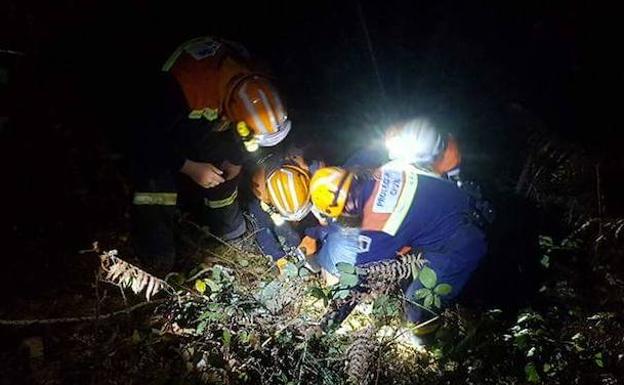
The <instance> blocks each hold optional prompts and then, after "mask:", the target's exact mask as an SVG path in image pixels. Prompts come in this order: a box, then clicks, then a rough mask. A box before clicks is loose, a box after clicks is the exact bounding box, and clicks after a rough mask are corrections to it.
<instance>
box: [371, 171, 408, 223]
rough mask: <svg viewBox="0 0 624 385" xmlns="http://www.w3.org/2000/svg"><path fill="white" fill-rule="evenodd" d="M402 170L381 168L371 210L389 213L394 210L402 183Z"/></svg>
mask: <svg viewBox="0 0 624 385" xmlns="http://www.w3.org/2000/svg"><path fill="white" fill-rule="evenodd" d="M403 175H404V174H403V172H402V171H399V170H393V169H382V170H381V180H380V186H379V191H377V195H376V196H375V200H374V202H373V208H372V211H373V212H374V213H377V214H390V213H392V212H393V211H394V208H395V207H396V205H397V203H398V201H399V197H400V195H401V191H402V190H403V185H404V183H405V180H404V176H403Z"/></svg>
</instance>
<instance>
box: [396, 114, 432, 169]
mask: <svg viewBox="0 0 624 385" xmlns="http://www.w3.org/2000/svg"><path fill="white" fill-rule="evenodd" d="M386 148H387V149H388V157H389V158H390V160H402V161H405V162H408V163H417V164H430V163H432V162H433V161H434V160H435V158H436V157H437V156H438V155H439V154H440V153H441V152H442V151H443V150H444V140H443V138H442V136H441V135H440V133H439V132H438V130H437V129H436V128H435V127H434V126H433V125H432V124H431V122H430V121H429V120H428V119H425V118H416V119H412V120H409V121H407V122H405V123H401V124H399V125H397V126H394V127H391V128H390V129H389V130H388V131H387V132H386Z"/></svg>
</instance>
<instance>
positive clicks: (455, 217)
mask: <svg viewBox="0 0 624 385" xmlns="http://www.w3.org/2000/svg"><path fill="white" fill-rule="evenodd" d="M360 188H361V194H360V196H359V202H358V204H359V207H361V211H362V225H361V228H360V229H359V230H358V231H356V232H353V231H350V232H345V230H339V229H336V230H333V231H330V233H329V234H328V235H327V237H326V239H325V246H324V247H323V249H322V250H321V252H320V253H319V256H318V260H319V263H320V264H321V266H323V267H324V268H325V269H327V270H328V271H330V272H333V273H334V274H336V273H337V271H336V269H335V263H337V262H341V261H343V262H348V263H353V264H356V265H361V264H366V263H369V262H374V261H379V260H384V259H392V258H394V257H395V256H396V254H397V253H398V252H399V251H400V250H401V249H402V248H404V247H405V246H410V247H412V248H413V249H416V250H420V251H422V252H423V254H424V258H425V259H426V260H428V261H429V266H430V267H431V268H432V269H433V270H434V271H435V272H436V273H437V276H438V282H440V283H448V284H450V285H451V286H452V287H453V290H452V292H451V294H449V295H448V296H445V297H443V298H442V299H443V300H445V301H449V300H452V299H453V298H455V297H456V296H457V295H458V294H459V292H460V291H461V289H462V288H463V287H464V285H465V284H466V282H467V281H468V278H469V277H470V275H471V274H472V272H473V271H474V270H475V269H476V267H477V265H478V263H479V261H480V259H481V258H482V257H483V256H484V254H485V252H486V242H485V236H484V234H483V232H482V230H481V229H480V228H479V227H478V226H477V225H476V224H475V223H474V220H473V218H474V215H473V213H474V202H473V199H472V198H471V196H470V195H468V194H467V193H466V192H464V191H463V190H461V189H460V188H458V187H457V186H456V185H455V184H454V183H452V182H449V181H447V180H444V179H441V178H439V177H437V176H436V175H434V174H430V173H427V172H426V171H421V170H418V169H416V168H415V167H413V166H408V165H404V164H399V163H396V162H391V163H388V164H386V165H385V166H383V167H382V168H380V169H379V170H378V171H377V172H376V173H375V175H374V176H373V177H370V178H369V180H367V181H364V182H363V184H362V185H361V186H360ZM353 250H357V251H356V252H353ZM418 288H420V283H419V282H418V281H416V282H413V283H412V284H411V285H409V287H408V288H407V289H406V294H407V296H408V298H409V297H410V296H411V295H412V294H413V293H414V291H415V290H417V289H418ZM420 318H421V314H420V312H419V310H418V309H417V308H410V309H408V319H410V320H412V321H414V320H418V319H420Z"/></svg>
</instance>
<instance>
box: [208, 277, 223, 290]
mask: <svg viewBox="0 0 624 385" xmlns="http://www.w3.org/2000/svg"><path fill="white" fill-rule="evenodd" d="M204 283H205V284H206V285H208V287H209V288H210V292H211V293H218V292H220V291H221V289H222V288H223V285H221V284H220V283H216V282H215V281H213V280H212V279H210V278H205V279H204Z"/></svg>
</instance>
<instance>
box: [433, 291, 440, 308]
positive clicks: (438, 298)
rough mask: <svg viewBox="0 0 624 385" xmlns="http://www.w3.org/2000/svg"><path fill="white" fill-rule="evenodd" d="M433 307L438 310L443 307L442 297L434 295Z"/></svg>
mask: <svg viewBox="0 0 624 385" xmlns="http://www.w3.org/2000/svg"><path fill="white" fill-rule="evenodd" d="M433 305H434V306H435V307H437V308H438V309H439V308H441V307H442V301H440V296H439V295H436V294H434V295H433Z"/></svg>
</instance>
